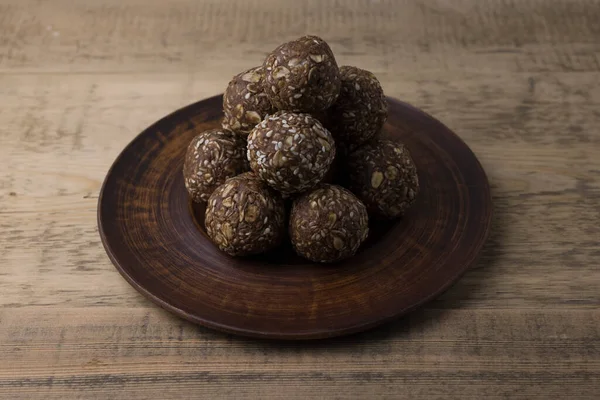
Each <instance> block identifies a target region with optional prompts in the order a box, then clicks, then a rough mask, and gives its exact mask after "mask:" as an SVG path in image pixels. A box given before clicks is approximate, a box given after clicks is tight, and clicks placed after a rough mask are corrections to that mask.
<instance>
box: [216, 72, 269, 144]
mask: <svg viewBox="0 0 600 400" xmlns="http://www.w3.org/2000/svg"><path fill="white" fill-rule="evenodd" d="M263 78H264V70H263V68H262V67H255V68H251V69H249V70H247V71H244V72H242V73H241V74H238V75H236V76H234V77H233V79H232V80H231V82H229V85H228V86H227V89H226V90H225V94H224V96H223V112H224V113H225V118H224V119H223V128H226V129H231V130H232V131H234V132H235V133H237V134H240V135H242V136H248V134H249V133H250V131H252V129H253V128H254V127H255V126H256V124H258V123H260V121H262V120H263V118H264V117H265V116H266V115H267V114H273V113H274V112H275V109H274V108H273V106H272V105H271V102H270V101H269V98H268V97H267V95H266V94H265V93H264V92H263Z"/></svg>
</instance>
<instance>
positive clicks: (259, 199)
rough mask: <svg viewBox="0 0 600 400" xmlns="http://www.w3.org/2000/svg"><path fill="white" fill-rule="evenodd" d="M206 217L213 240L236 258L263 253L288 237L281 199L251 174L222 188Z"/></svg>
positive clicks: (211, 203) (231, 181)
mask: <svg viewBox="0 0 600 400" xmlns="http://www.w3.org/2000/svg"><path fill="white" fill-rule="evenodd" d="M205 216H206V218H205V226H206V233H207V234H208V236H209V237H210V239H211V240H212V241H213V242H214V243H215V244H216V245H217V246H218V247H219V248H220V249H221V250H222V251H224V252H225V253H227V254H229V255H232V256H244V255H250V254H258V253H263V252H265V251H267V250H270V249H272V248H273V247H275V246H277V245H278V244H279V243H280V242H281V240H282V238H283V237H284V235H285V210H284V206H283V200H282V199H281V196H280V195H279V194H278V193H276V192H275V191H274V190H273V189H271V188H269V186H267V185H266V184H265V183H264V182H262V181H261V180H260V179H258V178H257V177H256V176H255V175H254V174H253V173H251V172H247V173H244V174H241V175H238V176H236V177H234V178H230V179H228V180H227V181H226V182H225V183H224V184H222V185H221V186H219V187H218V188H217V189H216V190H215V191H214V192H213V194H212V195H211V196H210V198H209V200H208V205H207V206H206V215H205Z"/></svg>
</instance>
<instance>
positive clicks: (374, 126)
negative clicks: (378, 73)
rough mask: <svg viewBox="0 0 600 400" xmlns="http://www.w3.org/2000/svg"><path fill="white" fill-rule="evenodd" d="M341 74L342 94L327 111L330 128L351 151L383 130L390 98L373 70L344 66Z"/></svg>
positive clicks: (339, 144) (341, 144)
mask: <svg viewBox="0 0 600 400" xmlns="http://www.w3.org/2000/svg"><path fill="white" fill-rule="evenodd" d="M340 77H341V80H342V87H341V90H340V95H339V97H338V99H337V102H336V103H335V104H334V105H333V106H332V107H331V108H330V109H329V111H328V114H329V119H328V122H327V127H328V128H329V129H330V130H331V134H332V135H333V137H334V138H335V141H336V143H337V144H338V146H339V148H341V149H342V150H343V151H344V152H350V151H352V150H355V149H357V148H358V147H360V146H361V145H362V144H364V143H366V142H367V141H368V140H369V139H371V138H372V137H373V136H375V135H376V134H378V133H379V132H380V131H381V129H382V128H383V124H384V123H385V121H386V119H387V112H388V110H387V101H386V99H385V95H384V94H383V89H382V88H381V85H380V84H379V81H378V80H377V78H376V77H375V75H373V74H372V73H371V72H369V71H366V70H364V69H360V68H356V67H348V66H344V67H341V68H340Z"/></svg>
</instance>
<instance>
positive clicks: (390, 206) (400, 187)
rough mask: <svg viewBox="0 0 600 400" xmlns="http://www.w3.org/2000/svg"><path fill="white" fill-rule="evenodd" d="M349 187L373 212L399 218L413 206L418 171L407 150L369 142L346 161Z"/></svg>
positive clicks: (394, 145) (394, 143) (383, 143)
mask: <svg viewBox="0 0 600 400" xmlns="http://www.w3.org/2000/svg"><path fill="white" fill-rule="evenodd" d="M346 167H347V168H348V170H349V171H352V172H351V173H350V174H349V181H348V188H349V189H350V190H351V191H352V192H353V193H354V194H356V196H357V197H358V198H359V199H361V200H362V201H363V203H365V205H366V206H367V209H368V210H369V212H370V213H373V214H374V215H378V216H381V217H385V218H396V217H399V216H401V215H402V214H404V212H405V211H406V210H407V209H408V208H409V207H410V206H411V205H412V204H413V203H414V201H415V197H416V196H417V193H418V192H419V179H418V177H417V168H416V167H415V163H414V162H413V160H412V158H411V157H410V153H409V152H408V149H407V148H406V147H405V146H404V145H403V144H400V143H397V142H393V141H391V140H377V141H373V142H370V143H368V144H366V145H364V146H363V147H361V148H360V149H358V150H357V151H355V152H354V153H352V154H350V156H349V157H348V160H347V165H346Z"/></svg>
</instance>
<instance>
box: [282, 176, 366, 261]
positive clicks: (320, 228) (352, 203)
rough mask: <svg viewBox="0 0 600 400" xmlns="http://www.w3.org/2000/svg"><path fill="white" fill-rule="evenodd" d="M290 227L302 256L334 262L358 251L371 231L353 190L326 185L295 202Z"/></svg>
mask: <svg viewBox="0 0 600 400" xmlns="http://www.w3.org/2000/svg"><path fill="white" fill-rule="evenodd" d="M289 230H290V237H291V239H292V244H293V246H294V249H295V250H296V252H297V253H298V254H299V255H301V256H303V257H306V258H308V259H309V260H312V261H317V262H333V261H338V260H342V259H344V258H347V257H350V256H352V255H354V253H356V250H358V248H359V246H360V245H361V243H362V242H363V241H364V240H365V239H366V238H367V235H368V233H369V218H368V216H367V210H366V208H365V206H364V204H363V203H362V202H361V201H360V200H359V199H357V198H356V196H354V195H353V194H352V193H351V192H350V191H348V190H347V189H344V188H342V187H341V186H336V185H327V184H323V185H321V186H319V187H318V188H317V189H315V190H313V191H312V192H309V193H307V194H304V195H302V196H301V197H299V198H298V199H296V200H295V201H294V204H293V206H292V212H291V215H290V226H289Z"/></svg>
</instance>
